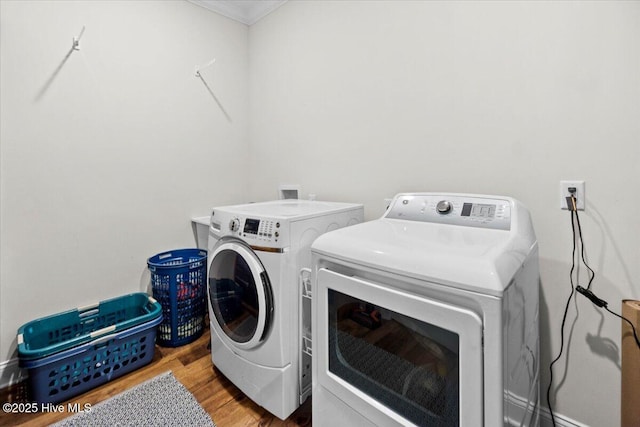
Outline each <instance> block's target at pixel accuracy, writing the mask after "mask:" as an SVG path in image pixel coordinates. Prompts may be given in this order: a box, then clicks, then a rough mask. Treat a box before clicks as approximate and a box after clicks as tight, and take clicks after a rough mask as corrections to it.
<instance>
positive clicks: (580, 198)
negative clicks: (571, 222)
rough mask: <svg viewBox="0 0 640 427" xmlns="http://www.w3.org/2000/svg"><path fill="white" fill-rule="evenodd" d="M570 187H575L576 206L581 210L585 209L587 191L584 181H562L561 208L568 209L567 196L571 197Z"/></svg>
mask: <svg viewBox="0 0 640 427" xmlns="http://www.w3.org/2000/svg"><path fill="white" fill-rule="evenodd" d="M569 188H575V189H576V192H575V193H574V196H575V198H576V207H577V208H578V210H579V211H583V210H584V202H585V193H584V181H560V208H561V209H565V210H568V209H569V208H568V207H567V197H571V192H569Z"/></svg>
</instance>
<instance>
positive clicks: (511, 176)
mask: <svg viewBox="0 0 640 427" xmlns="http://www.w3.org/2000/svg"><path fill="white" fill-rule="evenodd" d="M249 43H250V82H251V103H250V111H251V112H250V138H249V139H250V143H251V153H252V157H251V159H252V160H251V166H252V174H253V175H252V176H253V177H254V179H253V180H252V181H251V186H250V196H251V197H252V198H254V199H256V200H259V199H267V198H270V197H272V195H274V194H275V192H276V189H277V186H278V185H279V184H281V183H297V184H301V185H302V189H303V191H302V193H303V194H307V193H315V194H317V197H318V199H329V200H343V201H354V202H363V203H365V212H366V215H367V217H368V218H369V219H371V218H375V217H378V216H379V215H381V213H382V208H383V202H382V200H383V198H385V197H391V196H393V195H394V194H395V193H397V192H400V191H451V192H470V193H489V194H504V195H510V196H513V197H516V198H518V199H520V200H521V201H522V202H524V203H525V204H526V205H527V206H528V207H529V208H530V210H531V212H532V215H533V219H534V222H535V227H536V231H537V235H538V239H539V243H540V257H541V260H540V261H541V270H542V271H541V275H542V284H541V301H540V304H541V307H540V315H541V342H542V354H541V364H542V390H543V396H544V393H545V392H546V387H547V384H548V382H549V373H548V365H549V362H550V360H551V358H552V357H553V356H555V355H556V354H557V352H558V351H559V348H560V332H559V329H560V323H561V318H562V312H563V309H564V304H565V300H566V298H567V296H568V294H569V289H570V285H569V282H568V277H569V269H570V260H571V247H572V246H571V234H570V233H571V231H570V217H569V214H568V213H567V211H560V209H559V208H558V204H559V201H558V194H559V181H560V180H561V179H583V180H585V181H586V193H587V209H586V211H585V212H584V213H582V215H581V219H582V226H583V231H584V233H585V241H586V244H587V254H588V259H589V261H590V263H591V265H592V267H593V268H594V269H595V271H596V273H597V278H596V280H595V282H594V284H593V288H592V289H593V290H594V292H595V293H596V294H597V295H599V296H600V297H601V298H603V299H605V300H607V301H609V302H610V306H611V308H612V309H614V310H617V311H619V309H620V300H621V299H623V298H635V299H637V298H640V262H639V261H640V249H639V246H638V244H637V241H638V238H639V237H640V226H639V222H638V219H637V217H638V212H639V211H640V201H639V200H638V198H637V197H636V195H637V189H635V188H633V186H634V185H638V184H640V169H639V168H638V165H639V164H640V3H639V2H401V1H369V2H365V1H294V2H288V3H287V4H285V5H284V6H282V7H280V8H279V9H278V10H276V11H275V12H274V13H272V14H271V15H269V16H267V17H266V18H265V19H263V20H262V21H260V22H258V23H257V24H255V25H253V26H252V27H251V28H250V30H249ZM582 271H583V272H584V268H583V269H582ZM584 278H585V277H584V274H583V275H582V279H583V280H582V282H581V283H582V284H583V285H586V283H585V281H584ZM576 313H578V314H577V318H576ZM566 336H567V339H568V342H569V344H570V345H569V348H568V352H567V354H568V360H567V359H564V358H563V359H562V360H561V362H560V363H558V364H557V365H556V370H555V377H554V378H555V381H554V383H555V385H557V386H559V389H558V394H557V398H556V400H555V406H554V409H555V411H556V412H557V413H560V414H562V415H563V416H565V417H569V418H572V419H575V420H577V421H578V422H583V423H586V424H589V425H592V426H604V425H617V424H619V418H620V416H619V398H620V392H619V390H620V385H619V383H620V367H619V364H620V360H619V357H620V350H619V349H620V340H619V336H620V322H619V320H617V319H616V318H613V317H612V316H610V315H608V314H602V313H601V312H599V311H598V310H597V309H595V308H594V307H593V306H592V305H591V303H590V302H588V301H585V300H584V298H582V297H581V299H578V300H577V302H576V303H572V304H571V311H570V316H569V321H568V323H567V327H566ZM543 401H544V402H545V403H544V405H545V406H546V399H543Z"/></svg>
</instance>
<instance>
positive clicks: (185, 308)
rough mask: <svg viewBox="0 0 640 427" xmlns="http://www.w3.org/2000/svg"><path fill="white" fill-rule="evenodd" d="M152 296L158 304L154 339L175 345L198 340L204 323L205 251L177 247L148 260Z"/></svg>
mask: <svg viewBox="0 0 640 427" xmlns="http://www.w3.org/2000/svg"><path fill="white" fill-rule="evenodd" d="M147 265H148V267H149V271H150V272H151V289H152V291H153V297H154V298H155V299H156V300H157V301H158V302H159V303H160V305H162V313H163V321H162V323H161V324H160V326H159V327H158V334H157V337H156V342H157V343H158V344H159V345H161V346H163V347H178V346H181V345H184V344H188V343H190V342H193V341H195V340H196V339H198V338H199V337H200V336H201V335H202V333H203V331H204V325H205V323H204V322H205V313H206V298H205V293H206V281H207V251H206V250H203V249H177V250H173V251H170V252H163V253H160V254H157V255H154V256H152V257H151V258H149V259H148V261H147Z"/></svg>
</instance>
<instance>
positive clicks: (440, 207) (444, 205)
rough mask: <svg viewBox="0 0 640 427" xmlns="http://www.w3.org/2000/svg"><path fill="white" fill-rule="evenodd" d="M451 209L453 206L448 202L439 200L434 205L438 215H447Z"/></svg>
mask: <svg viewBox="0 0 640 427" xmlns="http://www.w3.org/2000/svg"><path fill="white" fill-rule="evenodd" d="M452 208H453V205H452V204H451V202H450V201H448V200H441V201H439V202H438V204H437V205H436V211H438V213H439V214H441V215H446V214H448V213H449V212H451V209H452Z"/></svg>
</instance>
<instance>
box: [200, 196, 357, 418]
mask: <svg viewBox="0 0 640 427" xmlns="http://www.w3.org/2000/svg"><path fill="white" fill-rule="evenodd" d="M362 220H363V207H362V205H357V204H350V203H334V202H321V201H305V200H278V201H271V202H262V203H252V204H245V205H236V206H226V207H219V208H214V209H213V212H212V214H211V222H210V224H211V225H210V228H209V240H208V268H209V270H208V284H209V285H208V296H209V318H210V323H211V357H212V360H213V363H214V365H215V366H216V367H217V368H218V369H219V370H220V371H221V372H222V373H223V374H224V375H225V376H226V377H227V378H228V379H229V380H231V382H233V383H234V384H235V385H236V386H237V387H238V388H240V389H241V390H242V391H243V392H244V393H245V394H246V395H247V396H248V397H249V398H251V399H252V400H253V401H254V402H256V403H257V404H258V405H260V406H262V407H264V408H265V409H267V410H268V411H269V412H271V413H272V414H274V415H276V416H278V417H279V418H281V419H285V418H286V417H288V416H289V415H290V414H291V413H292V412H293V411H294V410H295V409H296V408H297V407H298V406H300V404H301V403H302V402H304V400H305V399H306V398H307V397H308V395H309V393H310V392H311V358H310V355H309V354H308V353H310V351H309V350H307V351H306V352H305V351H304V350H305V348H303V340H302V336H303V335H305V334H306V335H310V334H311V331H310V325H309V324H310V318H311V304H310V301H309V302H307V303H306V304H305V303H303V302H301V301H302V300H303V298H301V289H302V287H303V284H302V282H303V281H302V279H301V278H302V274H301V270H302V269H306V270H307V271H310V267H311V251H310V246H311V243H312V242H313V241H314V240H315V239H316V238H317V237H318V236H320V235H321V234H323V233H325V232H327V231H332V230H336V229H339V228H342V227H346V226H348V225H354V224H357V223H360V222H362ZM307 282H308V279H307ZM303 307H307V308H306V310H304V309H303ZM303 325H307V326H306V328H307V329H308V331H306V332H305V331H304V330H303V329H304V326H303Z"/></svg>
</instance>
